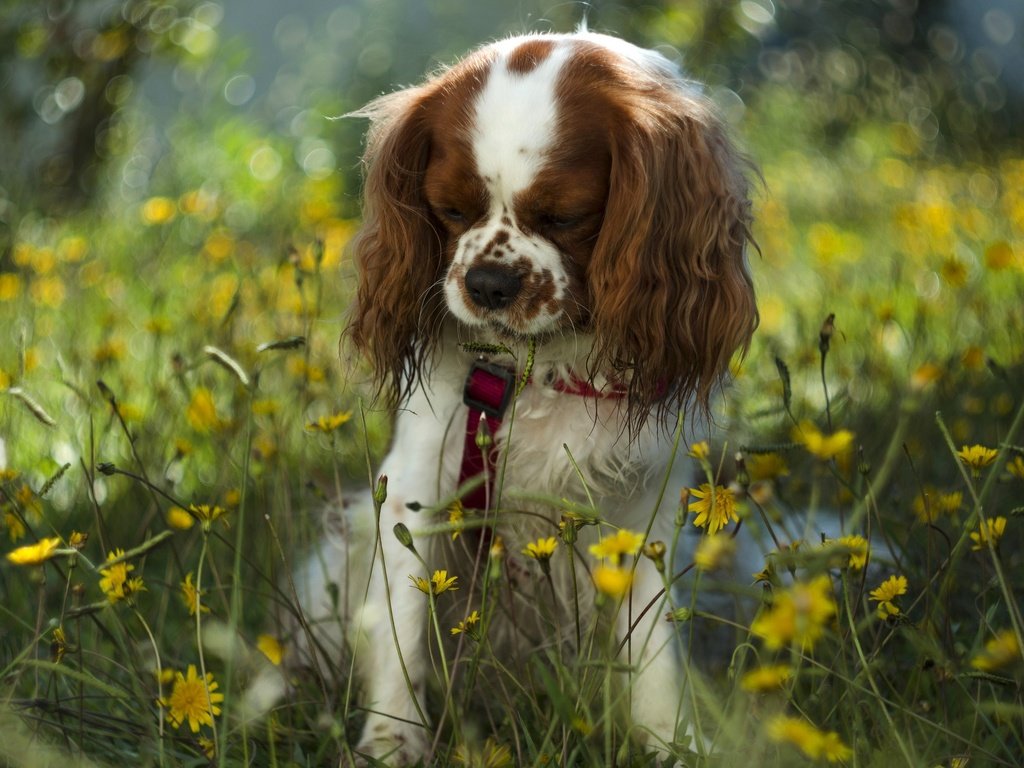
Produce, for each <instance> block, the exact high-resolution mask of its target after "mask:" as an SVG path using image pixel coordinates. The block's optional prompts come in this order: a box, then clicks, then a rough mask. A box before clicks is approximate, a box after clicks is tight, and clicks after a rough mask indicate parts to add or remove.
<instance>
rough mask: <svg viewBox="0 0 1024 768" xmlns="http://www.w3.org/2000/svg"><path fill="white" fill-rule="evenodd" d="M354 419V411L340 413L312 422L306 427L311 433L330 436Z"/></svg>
mask: <svg viewBox="0 0 1024 768" xmlns="http://www.w3.org/2000/svg"><path fill="white" fill-rule="evenodd" d="M351 418H352V411H339V412H338V413H333V414H331V415H329V416H321V417H320V418H319V419H317V420H316V421H311V422H310V423H309V424H307V425H306V429H308V430H309V431H310V432H323V433H324V434H330V433H331V432H333V431H334V430H336V429H337V428H338V427H340V426H341V425H342V424H345V423H347V422H348V421H349V419H351Z"/></svg>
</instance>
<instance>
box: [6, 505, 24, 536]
mask: <svg viewBox="0 0 1024 768" xmlns="http://www.w3.org/2000/svg"><path fill="white" fill-rule="evenodd" d="M4 525H5V526H6V527H7V536H8V538H9V539H10V540H11V541H18V540H19V539H21V538H23V537H24V536H25V534H26V533H27V532H28V531H27V530H26V529H25V524H24V523H22V522H21V518H20V517H18V516H17V515H16V514H14V513H13V512H4Z"/></svg>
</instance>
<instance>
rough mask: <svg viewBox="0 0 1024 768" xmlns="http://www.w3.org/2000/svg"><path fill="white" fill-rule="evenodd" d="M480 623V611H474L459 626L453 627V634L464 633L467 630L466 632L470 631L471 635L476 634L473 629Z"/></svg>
mask: <svg viewBox="0 0 1024 768" xmlns="http://www.w3.org/2000/svg"><path fill="white" fill-rule="evenodd" d="M479 623H480V612H479V611H473V612H472V613H471V614H469V616H467V617H466V618H465V619H463V620H462V621H460V622H459V624H458V626H455V627H452V629H451V633H452V634H453V635H459V634H462V633H463V632H466V633H468V634H470V635H473V634H474V632H473V630H474V628H475V627H476V625H477V624H479Z"/></svg>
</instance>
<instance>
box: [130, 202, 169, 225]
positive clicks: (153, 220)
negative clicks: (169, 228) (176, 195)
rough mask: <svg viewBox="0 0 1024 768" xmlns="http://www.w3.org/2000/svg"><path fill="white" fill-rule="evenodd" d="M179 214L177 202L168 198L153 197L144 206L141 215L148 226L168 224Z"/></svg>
mask: <svg viewBox="0 0 1024 768" xmlns="http://www.w3.org/2000/svg"><path fill="white" fill-rule="evenodd" d="M177 213H178V206H177V205H176V204H175V202H174V201H173V200H171V199H169V198H166V197H151V198H149V200H147V201H146V202H145V203H143V204H142V209H141V210H140V212H139V215H140V216H142V220H143V221H144V222H145V223H146V224H151V225H152V224H166V223H167V222H169V221H171V220H172V219H174V217H175V216H176V215H177Z"/></svg>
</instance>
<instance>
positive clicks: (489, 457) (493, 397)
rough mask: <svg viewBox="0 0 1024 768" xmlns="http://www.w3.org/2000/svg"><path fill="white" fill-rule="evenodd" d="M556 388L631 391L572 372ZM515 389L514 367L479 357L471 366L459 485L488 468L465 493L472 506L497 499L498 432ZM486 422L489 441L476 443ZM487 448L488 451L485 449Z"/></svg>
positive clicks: (618, 395)
mask: <svg viewBox="0 0 1024 768" xmlns="http://www.w3.org/2000/svg"><path fill="white" fill-rule="evenodd" d="M553 386H554V388H555V389H556V390H557V391H558V392H561V393H563V394H566V395H576V396H577V397H590V398H595V399H596V398H611V399H615V400H619V399H622V398H624V397H626V395H627V394H628V392H627V390H626V389H625V388H624V387H621V386H613V387H611V388H610V389H607V390H600V389H597V388H596V387H595V386H594V385H593V384H591V383H590V382H589V381H587V380H586V379H582V378H579V377H578V376H573V377H572V378H571V379H569V380H568V381H565V380H562V379H558V380H557V381H555V383H554V385H553ZM515 390H516V374H515V371H513V370H510V369H508V368H506V367H505V366H503V365H497V364H495V363H488V362H485V361H483V360H477V361H475V362H474V363H473V365H472V366H471V367H470V369H469V374H468V375H467V376H466V385H465V388H464V389H463V393H462V401H463V402H464V403H465V404H466V405H467V406H469V413H468V415H467V416H466V435H465V440H464V442H463V446H462V466H461V467H460V468H459V486H462V484H463V483H465V482H467V481H469V480H472V479H473V478H475V477H479V476H480V475H481V474H483V473H484V470H485V468H486V471H487V479H486V481H485V482H483V483H481V484H480V485H478V486H477V487H476V488H474V489H473V490H472V491H470V492H469V493H467V494H465V495H464V496H463V497H462V504H463V506H465V507H468V508H470V509H487V508H488V507H490V506H492V505H493V503H494V478H495V473H496V472H497V459H498V452H497V448H496V447H495V435H497V434H498V429H499V428H500V427H501V421H502V419H503V418H504V417H505V411H506V410H507V409H508V406H509V403H511V402H512V395H513V393H514V392H515ZM481 419H483V420H484V422H485V423H486V424H487V430H488V432H489V433H490V442H489V443H488V444H487V445H486V446H484V447H483V448H481V446H480V445H479V444H478V443H477V435H478V433H479V431H480V420H481ZM485 452H486V453H485Z"/></svg>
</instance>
